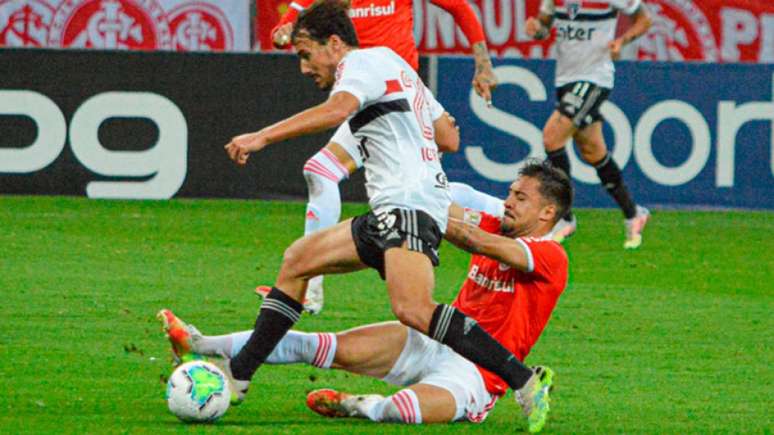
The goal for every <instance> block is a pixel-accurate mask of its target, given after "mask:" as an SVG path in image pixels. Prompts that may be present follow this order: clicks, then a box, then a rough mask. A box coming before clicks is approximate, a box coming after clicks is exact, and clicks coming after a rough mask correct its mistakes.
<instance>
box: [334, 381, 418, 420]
mask: <svg viewBox="0 0 774 435" xmlns="http://www.w3.org/2000/svg"><path fill="white" fill-rule="evenodd" d="M344 405H345V406H347V407H351V409H352V411H354V412H353V414H354V416H355V417H362V418H368V419H370V420H372V421H383V422H396V423H407V424H421V423H422V411H420V409H419V399H418V398H417V395H416V393H414V391H413V390H409V389H408V388H407V389H405V390H400V391H398V392H397V393H395V394H393V395H392V396H390V397H382V396H377V395H365V396H353V397H352V398H349V399H347V400H346V401H345V403H344Z"/></svg>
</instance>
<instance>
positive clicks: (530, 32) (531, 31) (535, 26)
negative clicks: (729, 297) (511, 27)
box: [524, 17, 543, 38]
mask: <svg viewBox="0 0 774 435" xmlns="http://www.w3.org/2000/svg"><path fill="white" fill-rule="evenodd" d="M542 28H543V24H542V23H541V22H540V21H538V19H537V18H535V17H529V18H527V23H526V27H525V29H524V30H525V31H526V32H527V36H529V37H530V38H535V35H537V34H538V33H539V32H540V29H542Z"/></svg>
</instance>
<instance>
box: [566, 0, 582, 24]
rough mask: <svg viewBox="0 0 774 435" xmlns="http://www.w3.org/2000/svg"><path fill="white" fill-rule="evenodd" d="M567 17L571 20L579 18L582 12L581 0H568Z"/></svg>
mask: <svg viewBox="0 0 774 435" xmlns="http://www.w3.org/2000/svg"><path fill="white" fill-rule="evenodd" d="M566 4H567V15H568V16H569V17H570V19H571V20H574V19H575V17H577V16H578V14H579V13H580V10H581V0H567V3H566Z"/></svg>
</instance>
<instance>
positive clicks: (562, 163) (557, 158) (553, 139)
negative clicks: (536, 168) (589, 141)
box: [543, 110, 578, 243]
mask: <svg viewBox="0 0 774 435" xmlns="http://www.w3.org/2000/svg"><path fill="white" fill-rule="evenodd" d="M575 132H576V128H575V125H574V124H573V123H572V120H571V119H570V118H568V117H566V116H564V115H562V114H561V113H559V111H558V110H554V112H553V113H552V114H551V117H549V118H548V121H547V122H546V125H545V126H544V127H543V146H544V147H545V150H546V154H547V155H548V160H550V161H551V164H553V165H554V166H555V167H557V168H559V169H561V170H563V171H564V172H565V173H566V174H567V176H570V159H569V157H568V156H567V150H566V146H567V142H568V141H569V140H570V138H571V137H572V136H573V135H574V134H575ZM577 227H578V223H577V221H576V219H575V215H573V214H572V211H569V210H568V211H567V214H566V215H565V216H562V219H559V222H557V223H556V225H555V226H554V228H553V229H552V230H551V237H552V238H553V239H554V240H556V241H557V242H560V243H561V242H563V241H564V240H565V239H566V238H568V237H570V236H571V235H573V233H575V230H576V229H577Z"/></svg>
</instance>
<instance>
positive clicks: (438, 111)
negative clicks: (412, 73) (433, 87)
mask: <svg viewBox="0 0 774 435" xmlns="http://www.w3.org/2000/svg"><path fill="white" fill-rule="evenodd" d="M422 91H423V92H424V93H425V100H427V104H428V106H429V107H430V119H432V120H433V121H435V120H437V119H438V118H440V117H441V116H443V114H444V112H446V109H444V108H443V106H442V105H441V103H439V102H438V100H436V99H435V96H434V95H433V93H432V92H430V89H428V88H427V87H425V86H423V87H422Z"/></svg>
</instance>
